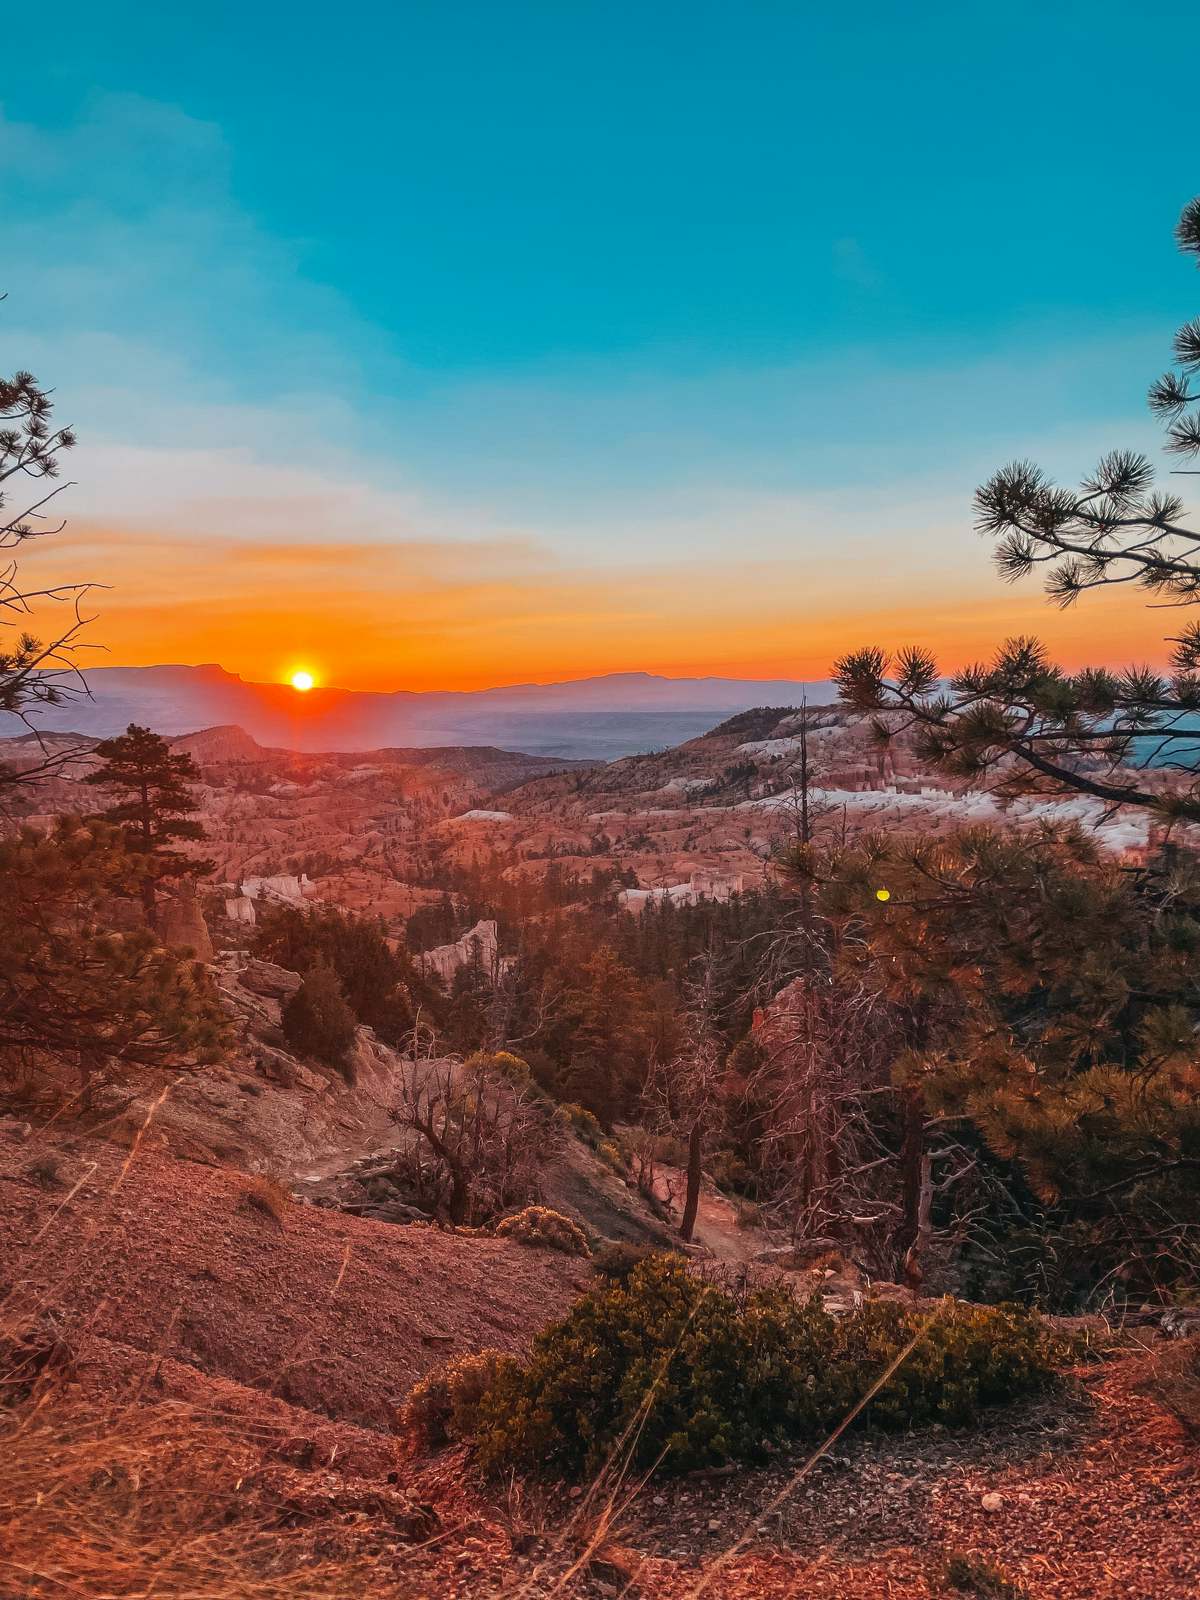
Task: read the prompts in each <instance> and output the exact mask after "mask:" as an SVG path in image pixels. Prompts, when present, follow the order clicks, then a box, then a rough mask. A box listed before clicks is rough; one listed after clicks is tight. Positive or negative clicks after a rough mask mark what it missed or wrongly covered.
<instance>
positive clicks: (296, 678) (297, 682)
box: [292, 671, 317, 694]
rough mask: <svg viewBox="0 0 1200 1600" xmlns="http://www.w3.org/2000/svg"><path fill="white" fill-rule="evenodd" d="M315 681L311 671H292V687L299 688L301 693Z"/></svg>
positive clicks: (306, 690) (304, 692)
mask: <svg viewBox="0 0 1200 1600" xmlns="http://www.w3.org/2000/svg"><path fill="white" fill-rule="evenodd" d="M316 681H317V680H316V679H315V678H314V677H313V675H312V673H311V672H304V671H300V672H293V673H292V688H293V689H299V691H300V693H301V694H307V693H308V691H309V690H310V689H311V688H312V687H313V685H314V684H315V683H316Z"/></svg>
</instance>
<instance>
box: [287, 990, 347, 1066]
mask: <svg viewBox="0 0 1200 1600" xmlns="http://www.w3.org/2000/svg"><path fill="white" fill-rule="evenodd" d="M354 1029H355V1017H354V1013H353V1011H351V1009H350V1007H349V1006H348V1005H347V1004H346V1001H345V997H344V996H343V994H342V986H341V983H340V982H339V980H338V977H337V974H336V973H335V972H334V971H333V969H332V968H331V967H326V966H316V967H313V968H311V969H310V971H309V973H308V975H307V977H306V978H305V979H304V982H303V983H302V984H301V985H300V987H299V988H298V989H297V990H296V992H295V994H294V995H293V996H292V997H291V999H290V1000H289V1001H288V1003H287V1005H285V1006H284V1008H283V1033H284V1037H285V1038H286V1040H287V1042H288V1044H289V1046H290V1047H291V1049H292V1050H294V1051H295V1052H296V1054H297V1055H302V1056H311V1057H312V1059H313V1060H314V1061H321V1062H323V1063H324V1064H325V1066H327V1067H334V1068H336V1069H337V1071H339V1072H341V1073H342V1074H343V1076H344V1077H346V1078H347V1080H349V1081H352V1079H353V1073H352V1069H351V1067H350V1047H351V1045H352V1044H353V1043H354Z"/></svg>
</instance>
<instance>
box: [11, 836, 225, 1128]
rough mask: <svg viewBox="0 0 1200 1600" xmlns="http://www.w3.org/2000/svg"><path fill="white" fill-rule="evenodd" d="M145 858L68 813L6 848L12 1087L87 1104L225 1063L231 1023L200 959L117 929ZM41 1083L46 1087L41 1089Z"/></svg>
mask: <svg viewBox="0 0 1200 1600" xmlns="http://www.w3.org/2000/svg"><path fill="white" fill-rule="evenodd" d="M143 870H144V867H143V862H142V859H141V857H140V855H139V854H137V853H136V852H133V851H131V850H130V848H129V845H128V841H127V839H126V838H125V836H124V834H123V833H122V831H121V830H120V829H118V828H116V827H113V826H112V825H111V824H108V823H104V822H100V821H95V820H93V821H90V822H81V821H80V819H79V818H77V817H60V818H59V819H58V821H57V822H56V824H55V826H54V828H53V829H52V830H51V831H50V832H49V833H48V834H43V833H39V832H38V831H36V830H34V829H32V828H25V829H23V830H22V831H21V832H20V833H19V834H18V835H16V836H14V837H12V838H9V839H6V840H4V841H2V842H0V949H2V950H3V952H4V954H3V961H2V964H0V1085H2V1086H3V1087H4V1088H5V1090H6V1091H8V1092H10V1093H11V1092H14V1091H15V1090H16V1089H18V1088H19V1086H20V1085H21V1084H22V1083H24V1084H25V1085H26V1088H27V1090H28V1092H29V1093H31V1094H33V1095H35V1096H36V1094H37V1093H40V1092H42V1091H44V1092H45V1093H46V1094H47V1096H48V1097H56V1096H61V1094H62V1093H63V1092H64V1085H67V1084H73V1085H74V1086H75V1088H76V1089H77V1090H78V1091H79V1092H81V1093H82V1094H83V1097H84V1100H85V1101H86V1099H87V1098H88V1096H89V1095H90V1094H92V1093H93V1092H94V1091H95V1089H96V1088H97V1087H98V1086H99V1085H100V1084H102V1083H104V1082H106V1081H110V1080H114V1079H120V1080H124V1079H126V1078H128V1077H130V1076H131V1075H133V1074H135V1073H138V1072H140V1071H143V1070H146V1069H151V1068H162V1067H165V1066H168V1065H169V1066H171V1067H172V1068H173V1069H179V1068H181V1067H184V1066H186V1065H188V1064H193V1065H198V1064H200V1063H202V1062H204V1061H208V1060H212V1059H214V1058H215V1057H216V1056H217V1055H218V1054H219V1053H220V1050H221V1048H222V1043H223V1036H224V1026H225V1025H224V1019H223V1014H222V1012H221V1008H220V1003H219V999H218V996H217V994H216V990H215V988H214V986H213V983H212V979H211V977H210V976H209V974H208V972H207V970H206V968H205V967H204V966H203V965H202V964H201V963H199V962H195V961H192V960H189V959H185V958H183V957H181V956H178V955H176V954H175V953H174V952H173V951H169V950H164V949H163V948H162V947H161V946H160V945H159V944H158V943H157V942H156V940H155V939H154V937H153V936H152V934H151V933H150V932H149V930H147V929H142V928H138V929H134V930H133V931H131V932H127V931H115V929H118V928H119V927H120V925H121V923H122V922H123V921H127V920H128V919H127V918H123V917H122V916H121V913H120V907H121V905H122V903H126V904H128V903H129V902H131V901H133V900H135V899H136V896H137V895H138V893H139V889H140V883H141V878H142V874H143ZM39 1086H40V1088H39Z"/></svg>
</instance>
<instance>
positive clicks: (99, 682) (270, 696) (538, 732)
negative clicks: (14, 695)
mask: <svg viewBox="0 0 1200 1600" xmlns="http://www.w3.org/2000/svg"><path fill="white" fill-rule="evenodd" d="M88 683H89V686H90V688H91V692H92V698H91V699H90V700H76V701H72V702H70V703H69V704H67V705H63V706H57V707H52V708H45V709H44V710H43V711H42V712H41V713H40V714H39V716H38V722H37V726H38V727H39V728H41V729H44V730H54V731H67V730H70V731H71V732H75V733H85V734H91V735H94V736H97V737H107V736H109V735H111V734H114V733H119V732H120V731H121V730H122V729H123V728H125V727H126V726H127V724H128V723H130V722H140V723H143V724H145V725H146V726H148V727H151V728H154V729H155V730H156V731H157V732H159V733H167V734H178V733H190V732H192V731H193V730H194V729H198V728H208V727H213V726H215V725H218V724H231V723H232V724H236V725H237V726H238V727H241V728H244V729H245V730H246V732H247V733H249V734H250V735H251V736H252V737H253V738H255V739H257V740H258V741H259V742H260V743H261V744H266V745H273V746H276V747H281V748H285V749H290V750H312V751H318V750H373V749H378V748H380V747H382V746H384V745H396V744H407V745H461V744H477V743H485V744H494V745H501V746H506V747H508V748H510V749H518V750H526V751H529V752H531V753H534V754H545V755H560V756H584V757H586V756H592V757H603V758H612V757H614V756H619V755H625V754H632V753H634V752H637V751H644V750H659V749H664V748H666V747H668V746H670V745H673V744H679V743H681V742H682V741H683V740H685V739H690V738H693V737H695V736H696V735H697V734H700V733H703V732H705V731H706V730H707V729H708V728H710V727H711V726H712V725H713V723H714V722H717V721H720V720H721V719H722V718H723V717H727V716H730V715H732V713H733V712H735V711H745V710H748V709H749V708H750V707H751V706H761V705H798V704H799V702H800V698H801V696H802V695H803V694H805V693H807V695H808V697H809V699H810V700H817V701H820V700H828V699H829V698H830V696H831V693H832V686H831V685H830V684H829V682H828V681H820V682H810V683H802V682H799V681H795V680H790V679H772V680H760V679H739V678H663V677H658V676H656V675H655V674H653V673H648V672H620V673H610V674H608V675H606V676H604V677H597V678H579V679H575V680H573V681H570V682H566V683H549V684H534V683H527V684H517V685H513V686H510V687H507V688H500V689H480V690H471V691H465V692H454V691H449V690H438V691H433V692H430V693H414V692H412V691H409V690H405V689H398V690H395V691H393V692H391V693H386V694H381V693H373V692H363V691H357V690H351V689H326V688H318V689H312V690H310V691H309V692H308V693H307V694H304V695H301V694H298V693H297V692H296V691H295V690H294V689H292V688H291V687H290V686H289V685H287V684H278V683H251V682H248V681H246V680H245V679H243V678H241V677H239V676H238V675H237V673H234V672H227V671H226V670H225V669H224V668H223V667H220V666H217V665H215V664H210V665H206V666H198V667H184V666H156V667H99V668H96V669H95V670H93V671H90V672H89V673H88Z"/></svg>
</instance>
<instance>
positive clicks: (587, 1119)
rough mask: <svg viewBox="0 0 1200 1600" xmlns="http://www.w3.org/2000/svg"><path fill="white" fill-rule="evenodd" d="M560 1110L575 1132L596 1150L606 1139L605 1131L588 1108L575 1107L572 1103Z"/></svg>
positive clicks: (569, 1102)
mask: <svg viewBox="0 0 1200 1600" xmlns="http://www.w3.org/2000/svg"><path fill="white" fill-rule="evenodd" d="M560 1109H561V1111H562V1114H563V1116H564V1117H566V1119H567V1121H568V1122H569V1123H570V1124H571V1126H572V1127H573V1128H574V1129H575V1132H576V1133H577V1134H578V1135H579V1136H580V1138H581V1139H585V1140H586V1141H587V1143H588V1144H590V1145H591V1147H592V1149H593V1150H594V1149H595V1148H596V1146H597V1145H598V1144H599V1143H600V1141H601V1140H602V1139H603V1137H604V1130H603V1129H602V1128H601V1126H600V1119H599V1118H598V1117H597V1116H596V1114H595V1112H593V1111H589V1110H588V1108H587V1107H586V1106H579V1105H575V1104H573V1103H572V1102H571V1101H568V1102H566V1103H565V1104H564V1105H563V1106H562V1107H560Z"/></svg>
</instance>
